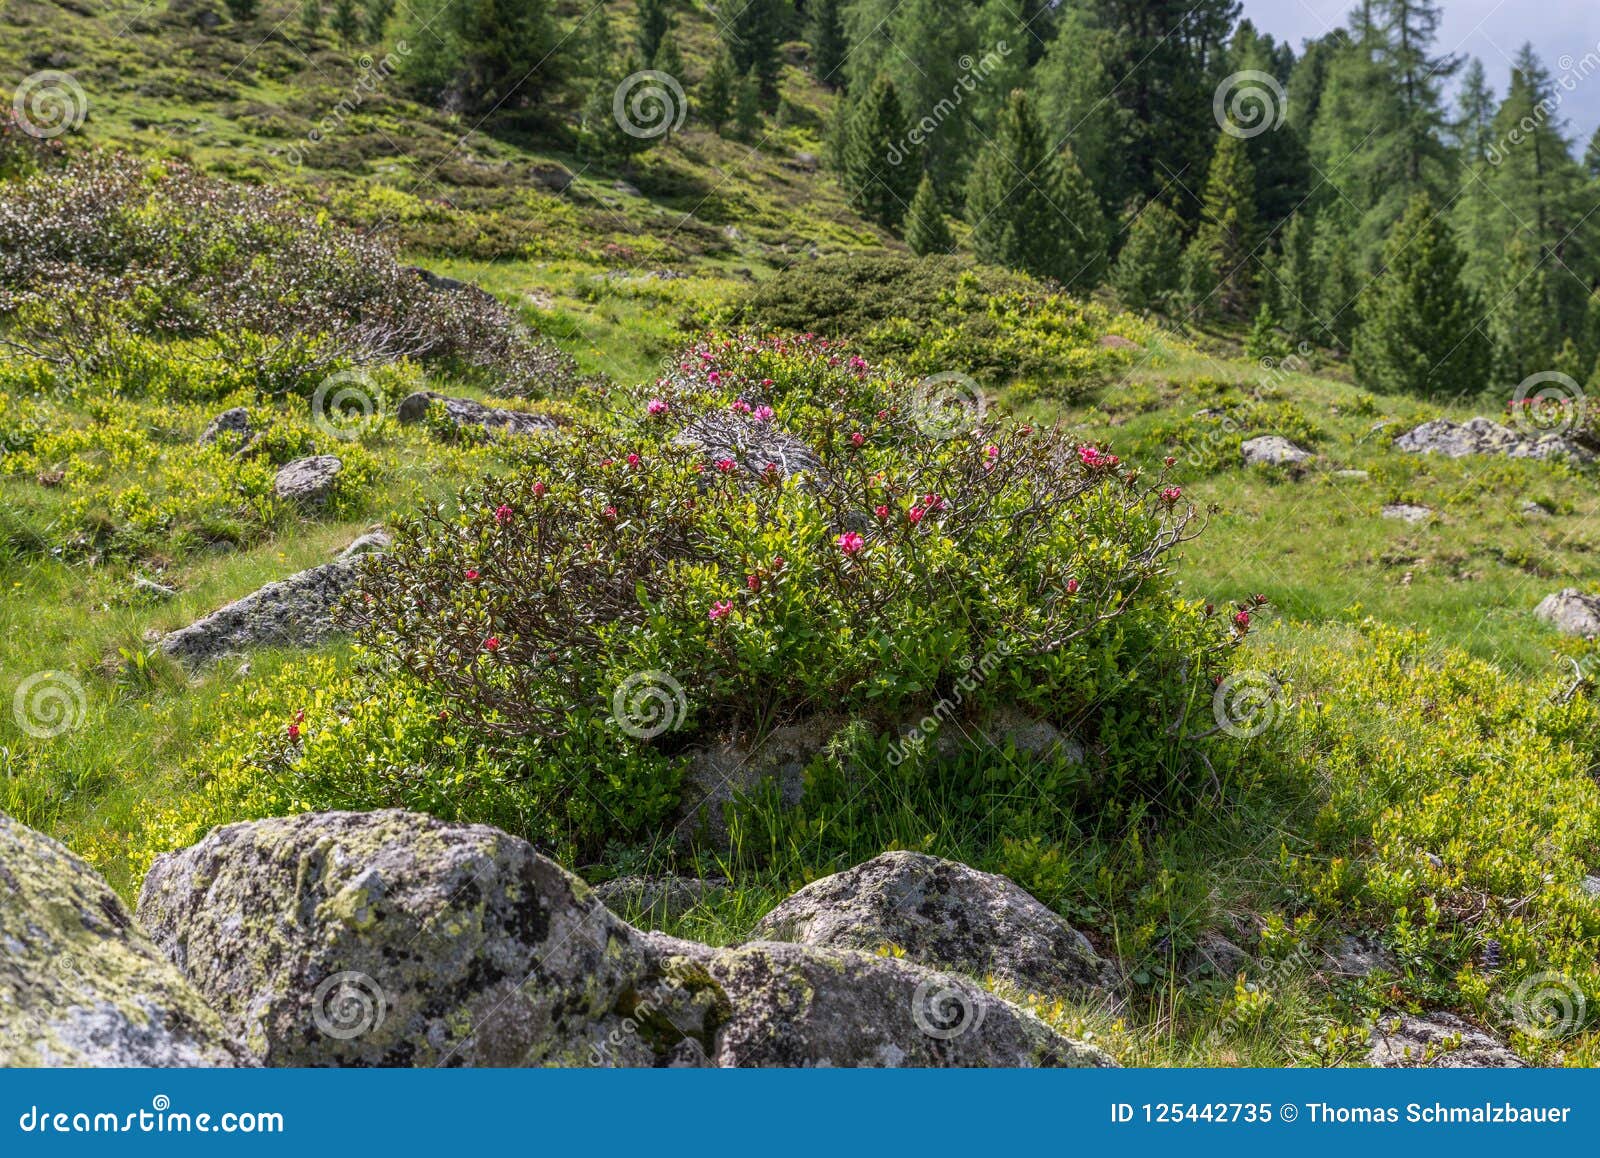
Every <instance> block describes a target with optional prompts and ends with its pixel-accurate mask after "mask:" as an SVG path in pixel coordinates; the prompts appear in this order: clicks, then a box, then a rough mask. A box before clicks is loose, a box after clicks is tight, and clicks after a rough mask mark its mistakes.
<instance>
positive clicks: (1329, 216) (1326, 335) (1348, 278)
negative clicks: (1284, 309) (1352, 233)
mask: <svg viewBox="0 0 1600 1158" xmlns="http://www.w3.org/2000/svg"><path fill="white" fill-rule="evenodd" d="M1348 237H1349V234H1348V232H1347V231H1346V229H1345V228H1344V227H1343V226H1342V225H1341V224H1340V223H1339V221H1338V217H1337V215H1335V214H1333V213H1325V214H1324V216H1323V217H1322V218H1319V220H1318V222H1317V229H1316V232H1315V233H1314V235H1313V238H1312V243H1311V254H1312V267H1313V271H1315V270H1321V271H1322V277H1321V278H1320V280H1319V281H1318V283H1317V327H1318V331H1319V336H1318V337H1317V339H1316V340H1317V341H1319V342H1321V343H1322V344H1323V345H1326V346H1335V347H1337V348H1339V349H1341V350H1348V349H1350V348H1351V347H1352V346H1353V345H1354V344H1355V336H1356V328H1357V327H1358V326H1359V325H1360V323H1361V287H1362V284H1363V275H1362V273H1361V271H1360V270H1359V269H1358V268H1357V261H1358V260H1359V259H1358V257H1357V255H1356V254H1355V253H1353V252H1352V251H1351V248H1350V244H1349V240H1348Z"/></svg>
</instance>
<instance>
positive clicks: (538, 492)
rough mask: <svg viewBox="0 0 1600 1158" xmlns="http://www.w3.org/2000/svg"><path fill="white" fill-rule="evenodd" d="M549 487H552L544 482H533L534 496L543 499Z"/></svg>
mask: <svg viewBox="0 0 1600 1158" xmlns="http://www.w3.org/2000/svg"><path fill="white" fill-rule="evenodd" d="M549 489H550V488H549V487H547V486H545V485H544V483H542V482H536V483H534V484H533V497H534V498H536V499H542V498H544V496H545V492H546V491H548V490H549Z"/></svg>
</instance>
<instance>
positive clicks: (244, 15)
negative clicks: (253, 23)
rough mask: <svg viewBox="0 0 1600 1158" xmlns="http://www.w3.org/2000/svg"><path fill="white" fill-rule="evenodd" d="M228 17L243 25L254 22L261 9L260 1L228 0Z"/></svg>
mask: <svg viewBox="0 0 1600 1158" xmlns="http://www.w3.org/2000/svg"><path fill="white" fill-rule="evenodd" d="M226 4H227V8H228V15H229V16H231V17H233V18H234V19H235V20H237V21H239V22H240V23H243V22H244V21H246V20H254V19H255V18H256V13H257V12H259V11H260V9H261V3H260V0H226Z"/></svg>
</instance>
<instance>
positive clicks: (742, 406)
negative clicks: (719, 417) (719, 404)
mask: <svg viewBox="0 0 1600 1158" xmlns="http://www.w3.org/2000/svg"><path fill="white" fill-rule="evenodd" d="M728 409H729V410H731V411H733V412H734V413H735V414H749V413H750V403H748V402H746V401H745V400H744V399H743V398H735V399H734V400H733V401H732V402H730V403H729V404H728Z"/></svg>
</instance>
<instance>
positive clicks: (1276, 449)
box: [1239, 434, 1311, 466]
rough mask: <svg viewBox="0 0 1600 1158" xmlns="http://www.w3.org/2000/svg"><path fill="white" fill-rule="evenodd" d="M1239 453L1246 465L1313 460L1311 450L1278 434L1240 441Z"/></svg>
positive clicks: (1273, 464) (1284, 464)
mask: <svg viewBox="0 0 1600 1158" xmlns="http://www.w3.org/2000/svg"><path fill="white" fill-rule="evenodd" d="M1239 453H1240V454H1241V455H1243V456H1244V462H1245V465H1246V466H1298V465H1299V464H1300V463H1303V462H1309V461H1311V452H1310V451H1308V450H1303V449H1301V448H1300V447H1298V446H1296V445H1295V444H1294V443H1292V442H1290V441H1289V440H1288V439H1287V438H1282V437H1280V436H1278V435H1276V434H1263V435H1262V436H1261V437H1260V438H1251V439H1248V440H1246V441H1245V442H1242V443H1240V444H1239Z"/></svg>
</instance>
